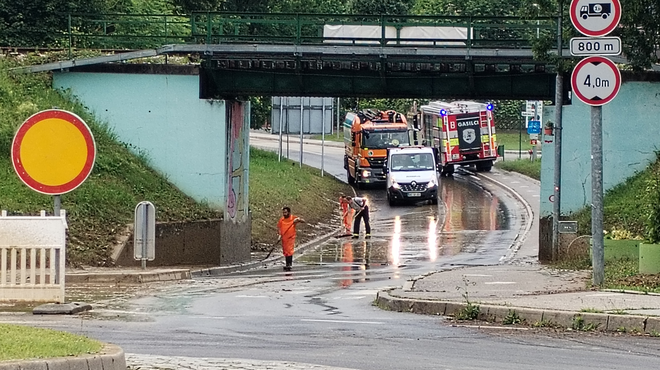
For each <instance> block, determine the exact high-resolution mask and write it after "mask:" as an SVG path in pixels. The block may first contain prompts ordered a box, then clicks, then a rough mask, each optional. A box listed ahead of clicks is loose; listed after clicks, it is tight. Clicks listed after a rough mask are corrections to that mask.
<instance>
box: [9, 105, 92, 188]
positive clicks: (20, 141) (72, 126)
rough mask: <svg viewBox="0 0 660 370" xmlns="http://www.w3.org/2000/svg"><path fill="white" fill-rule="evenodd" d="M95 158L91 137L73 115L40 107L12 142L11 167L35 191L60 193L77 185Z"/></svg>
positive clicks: (83, 125)
mask: <svg viewBox="0 0 660 370" xmlns="http://www.w3.org/2000/svg"><path fill="white" fill-rule="evenodd" d="M95 158H96V144H95V143H94V136H93V135H92V131H91V130H90V129H89V127H88V126H87V124H86V123H85V121H83V120H82V118H80V117H78V116H77V115H75V114H73V113H71V112H67V111H63V110H59V109H49V110H44V111H41V112H38V113H35V114H34V115H32V116H30V117H29V118H28V119H27V120H25V122H23V124H22V125H21V126H20V127H19V128H18V131H17V132H16V135H15V136H14V141H13V143H12V150H11V159H12V164H13V166H14V170H15V171H16V174H18V177H19V178H20V179H21V180H22V181H23V182H24V183H25V185H27V186H29V187H30V188H32V190H35V191H37V192H39V193H43V194H48V195H60V194H64V193H68V192H70V191H71V190H73V189H75V188H77V187H78V186H80V185H81V184H82V183H83V182H84V181H85V179H87V176H89V174H90V173H91V172H92V168H93V167H94V160H95Z"/></svg>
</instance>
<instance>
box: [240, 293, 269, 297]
mask: <svg viewBox="0 0 660 370" xmlns="http://www.w3.org/2000/svg"><path fill="white" fill-rule="evenodd" d="M235 297H236V298H268V296H265V295H247V294H239V295H237V296H235Z"/></svg>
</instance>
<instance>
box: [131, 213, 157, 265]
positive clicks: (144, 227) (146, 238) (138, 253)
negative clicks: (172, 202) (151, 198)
mask: <svg viewBox="0 0 660 370" xmlns="http://www.w3.org/2000/svg"><path fill="white" fill-rule="evenodd" d="M133 258H134V259H136V260H141V261H142V269H145V268H147V261H153V260H154V259H156V207H154V205H153V204H152V203H151V202H140V203H138V205H137V206H136V207H135V224H134V225H133Z"/></svg>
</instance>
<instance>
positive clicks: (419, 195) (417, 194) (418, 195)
mask: <svg viewBox="0 0 660 370" xmlns="http://www.w3.org/2000/svg"><path fill="white" fill-rule="evenodd" d="M408 196H409V197H421V196H422V193H408Z"/></svg>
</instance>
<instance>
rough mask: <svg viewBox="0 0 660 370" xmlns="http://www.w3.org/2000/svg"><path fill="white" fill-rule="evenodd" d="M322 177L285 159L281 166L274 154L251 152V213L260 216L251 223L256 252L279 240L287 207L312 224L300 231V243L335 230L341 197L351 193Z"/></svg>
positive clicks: (252, 149)
mask: <svg viewBox="0 0 660 370" xmlns="http://www.w3.org/2000/svg"><path fill="white" fill-rule="evenodd" d="M319 175H320V171H319V170H317V169H314V168H310V167H307V166H303V167H302V168H300V167H299V165H298V163H295V162H292V161H289V160H286V159H283V160H282V162H278V161H277V154H275V153H272V152H267V151H263V150H259V149H255V148H251V149H250V209H251V210H252V213H253V216H254V215H257V216H256V217H253V222H252V243H253V245H255V247H256V249H264V248H267V246H268V245H269V244H271V243H273V242H275V241H276V240H277V231H276V226H275V225H276V224H277V220H278V219H279V218H280V216H281V215H282V212H281V209H282V207H283V206H285V205H287V206H289V207H291V212H292V213H293V214H294V215H297V216H300V217H302V218H303V219H305V221H307V222H308V223H309V224H308V225H303V226H300V227H299V228H298V230H299V231H298V237H299V240H301V241H304V240H309V239H311V238H313V237H314V236H315V235H318V234H319V233H321V232H323V231H329V230H334V229H336V227H337V226H338V225H339V221H338V216H339V214H338V206H337V205H336V204H337V199H338V197H339V193H341V192H344V193H345V194H352V193H351V189H350V187H349V186H348V185H347V184H345V183H342V182H340V181H339V180H336V179H335V178H333V177H331V176H325V177H320V176H319ZM312 225H315V226H312Z"/></svg>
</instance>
